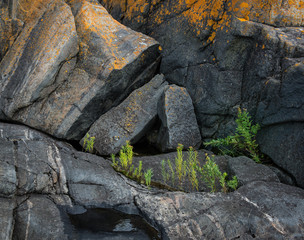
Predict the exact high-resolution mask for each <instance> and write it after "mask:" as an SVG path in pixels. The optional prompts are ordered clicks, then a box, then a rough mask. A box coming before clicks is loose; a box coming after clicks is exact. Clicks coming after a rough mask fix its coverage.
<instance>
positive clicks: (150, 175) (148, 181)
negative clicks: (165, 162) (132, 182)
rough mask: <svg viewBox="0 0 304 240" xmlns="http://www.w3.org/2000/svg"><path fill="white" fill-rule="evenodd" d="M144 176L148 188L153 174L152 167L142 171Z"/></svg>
mask: <svg viewBox="0 0 304 240" xmlns="http://www.w3.org/2000/svg"><path fill="white" fill-rule="evenodd" d="M144 176H145V182H146V185H147V186H148V188H150V185H151V178H152V176H153V170H152V168H150V169H148V170H147V171H146V172H145V173H144Z"/></svg>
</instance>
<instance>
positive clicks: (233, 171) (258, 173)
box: [228, 156, 280, 185]
mask: <svg viewBox="0 0 304 240" xmlns="http://www.w3.org/2000/svg"><path fill="white" fill-rule="evenodd" d="M228 170H229V173H230V175H231V176H236V177H237V179H238V182H239V184H240V185H246V184H248V183H251V182H254V181H265V182H280V181H279V178H278V176H277V175H276V174H275V173H274V172H273V171H272V170H271V169H270V168H269V167H267V166H266V165H263V164H257V163H255V162H254V161H253V160H252V159H250V158H248V157H244V156H241V157H236V158H230V159H229V160H228Z"/></svg>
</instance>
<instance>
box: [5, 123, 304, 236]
mask: <svg viewBox="0 0 304 240" xmlns="http://www.w3.org/2000/svg"><path fill="white" fill-rule="evenodd" d="M0 139H1V148H0V163H1V164H0V170H1V172H3V170H7V168H8V165H9V166H13V168H10V169H11V170H10V171H9V172H12V171H15V173H14V174H11V173H9V174H8V175H9V176H13V175H14V176H16V177H15V178H14V180H13V181H12V180H10V181H7V179H9V178H8V177H7V176H6V175H3V174H1V175H0V178H1V179H0V182H1V194H2V195H1V198H0V203H1V204H0V209H1V211H0V217H1V218H0V219H1V221H0V226H1V228H0V236H1V239H5V240H6V239H8V240H10V239H41V237H42V238H43V239H78V238H80V237H81V236H78V235H77V234H78V233H77V232H75V231H74V230H71V229H73V226H72V225H71V222H70V220H69V218H68V216H67V214H68V213H73V214H80V213H83V212H85V211H86V208H92V207H107V208H114V209H117V210H120V211H123V212H128V213H133V214H142V215H143V216H144V217H145V218H146V219H147V220H148V221H149V222H150V223H151V224H152V225H154V226H156V227H157V228H158V229H159V230H160V231H161V239H224V238H227V239H233V238H241V239H253V238H259V239H269V238H275V239H301V238H302V237H303V236H304V226H303V220H304V215H303V213H304V191H303V190H302V189H300V188H297V187H290V186H287V185H284V184H281V183H278V182H273V181H272V180H270V179H268V182H265V181H264V182H262V181H255V180H252V182H250V183H244V184H245V185H244V186H242V187H241V188H239V189H238V190H237V191H235V192H232V193H229V194H223V193H213V194H210V193H206V192H197V193H188V194H186V193H182V192H166V191H165V190H160V189H150V190H148V189H147V188H146V187H143V186H140V185H138V184H137V183H135V182H133V181H131V180H129V179H127V178H125V177H124V176H122V175H120V174H118V173H116V172H115V171H114V170H113V168H112V167H111V163H110V162H108V161H107V160H105V159H103V158H101V157H98V156H95V155H92V154H88V153H83V152H77V151H76V150H74V149H73V148H72V147H71V146H70V145H68V144H66V143H64V142H59V141H56V140H54V139H52V138H50V137H48V136H46V135H45V134H42V133H39V132H37V131H36V130H32V129H29V128H28V127H24V126H18V125H12V124H6V123H0ZM203 155H204V152H200V153H199V158H201V157H202V156H203ZM145 158H147V159H146V161H145V162H144V164H146V163H147V164H148V163H151V164H152V165H153V164H155V163H156V162H157V161H160V159H161V158H165V159H167V158H170V159H172V158H174V153H169V154H165V155H160V156H155V157H150V159H149V157H145ZM139 159H141V160H144V159H143V158H139ZM217 160H218V161H217V163H218V164H219V167H220V168H221V170H224V169H225V168H227V162H228V161H230V157H225V156H221V157H217ZM135 162H136V160H135ZM253 165H254V166H255V165H256V163H254V162H253ZM149 167H150V166H149ZM251 167H252V166H250V168H251ZM238 171H239V170H238V169H236V173H237V172H238ZM159 172H160V171H156V172H155V173H158V174H159ZM270 181H271V182H270ZM12 183H13V184H12ZM12 188H14V190H12ZM37 223H39V224H37ZM92 236H93V235H92ZM119 236H120V235H119ZM111 237H113V238H114V236H111ZM130 238H132V235H130Z"/></svg>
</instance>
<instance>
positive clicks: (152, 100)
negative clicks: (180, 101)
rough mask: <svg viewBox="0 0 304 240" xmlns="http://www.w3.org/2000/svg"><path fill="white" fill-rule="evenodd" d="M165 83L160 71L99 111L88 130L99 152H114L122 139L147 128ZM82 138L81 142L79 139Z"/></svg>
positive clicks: (134, 136)
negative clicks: (159, 73) (105, 108)
mask: <svg viewBox="0 0 304 240" xmlns="http://www.w3.org/2000/svg"><path fill="white" fill-rule="evenodd" d="M166 87H167V82H165V79H164V76H163V75H157V76H155V77H154V78H153V79H152V80H151V81H150V82H149V83H147V84H145V85H144V86H143V87H141V88H139V89H137V90H135V91H134V92H132V94H131V95H130V96H129V97H128V98H127V99H126V100H125V101H123V102H122V103H121V104H120V105H118V106H117V107H115V108H113V109H111V110H110V111H108V112H107V113H105V114H104V115H102V116H101V117H100V118H99V119H98V120H97V121H96V122H95V123H94V124H93V125H92V127H91V128H90V130H89V131H88V134H89V135H90V136H94V137H95V143H94V148H95V149H96V150H97V152H99V153H100V154H101V155H109V154H112V153H114V154H115V153H117V152H119V150H120V149H121V147H122V146H123V145H125V144H126V141H131V143H132V144H133V143H135V142H136V141H138V140H139V139H140V138H141V137H142V136H143V135H144V134H145V132H147V131H148V130H149V128H150V127H151V126H152V125H153V123H154V121H155V119H156V116H157V103H158V101H159V99H160V97H161V95H162V93H163V92H164V90H165V88H166ZM83 140H84V139H82V141H81V142H82V143H83Z"/></svg>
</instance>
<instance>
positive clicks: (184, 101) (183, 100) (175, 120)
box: [157, 85, 201, 152]
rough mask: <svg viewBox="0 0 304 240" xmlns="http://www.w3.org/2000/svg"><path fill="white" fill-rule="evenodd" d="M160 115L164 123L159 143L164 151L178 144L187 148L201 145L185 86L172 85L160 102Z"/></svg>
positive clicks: (173, 148) (160, 131)
mask: <svg viewBox="0 0 304 240" xmlns="http://www.w3.org/2000/svg"><path fill="white" fill-rule="evenodd" d="M158 115H159V118H160V120H161V122H162V124H161V127H160V130H159V135H158V139H157V144H158V147H159V148H160V149H161V151H162V152H166V151H170V150H171V151H172V150H175V149H176V147H177V146H178V144H182V145H184V148H185V149H188V148H189V147H190V146H192V147H199V146H200V144H201V134H200V131H199V127H198V125H197V121H196V116H195V113H194V108H193V105H192V100H191V97H190V95H189V94H188V92H187V90H186V89H185V88H183V87H178V86H176V85H170V86H169V88H168V89H166V91H165V92H164V94H163V95H162V98H161V100H160V101H159V103H158Z"/></svg>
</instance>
